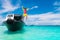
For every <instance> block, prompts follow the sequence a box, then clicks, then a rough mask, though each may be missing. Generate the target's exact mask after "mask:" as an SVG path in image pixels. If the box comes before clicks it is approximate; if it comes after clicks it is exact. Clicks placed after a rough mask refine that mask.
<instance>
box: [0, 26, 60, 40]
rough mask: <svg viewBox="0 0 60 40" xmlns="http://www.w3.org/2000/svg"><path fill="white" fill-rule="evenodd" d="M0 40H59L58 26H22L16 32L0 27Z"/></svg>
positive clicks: (59, 28) (59, 30)
mask: <svg viewBox="0 0 60 40" xmlns="http://www.w3.org/2000/svg"><path fill="white" fill-rule="evenodd" d="M0 40H60V26H57V25H56V26H51V25H50V26H24V29H23V30H21V31H17V32H9V31H8V30H7V28H6V26H0Z"/></svg>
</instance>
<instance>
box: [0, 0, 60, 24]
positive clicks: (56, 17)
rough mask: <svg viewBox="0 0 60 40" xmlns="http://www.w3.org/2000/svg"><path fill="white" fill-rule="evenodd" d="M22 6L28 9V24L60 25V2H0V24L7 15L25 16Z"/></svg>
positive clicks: (28, 0) (48, 0) (57, 0)
mask: <svg viewBox="0 0 60 40" xmlns="http://www.w3.org/2000/svg"><path fill="white" fill-rule="evenodd" d="M22 6H24V7H25V8H27V14H28V19H27V20H25V23H26V24H29V25H60V0H0V21H1V22H0V23H2V22H3V21H4V19H5V17H6V15H7V14H23V10H22ZM34 23H35V24H34Z"/></svg>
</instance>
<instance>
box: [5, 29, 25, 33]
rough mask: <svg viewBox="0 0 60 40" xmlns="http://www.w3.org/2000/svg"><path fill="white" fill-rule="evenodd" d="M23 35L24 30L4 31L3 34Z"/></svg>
mask: <svg viewBox="0 0 60 40" xmlns="http://www.w3.org/2000/svg"><path fill="white" fill-rule="evenodd" d="M24 33H25V30H24V29H22V30H18V31H8V30H6V31H5V32H4V34H24Z"/></svg>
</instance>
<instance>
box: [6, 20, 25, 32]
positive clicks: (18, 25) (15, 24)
mask: <svg viewBox="0 0 60 40" xmlns="http://www.w3.org/2000/svg"><path fill="white" fill-rule="evenodd" d="M6 26H7V29H8V30H9V31H17V30H22V29H23V26H24V22H23V21H14V20H7V21H6Z"/></svg>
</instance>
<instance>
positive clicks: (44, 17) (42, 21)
mask: <svg viewBox="0 0 60 40" xmlns="http://www.w3.org/2000/svg"><path fill="white" fill-rule="evenodd" d="M24 22H25V23H26V25H60V14H59V13H58V14H54V13H53V12H48V13H44V14H39V15H38V14H37V15H28V19H27V20H25V21H24Z"/></svg>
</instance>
